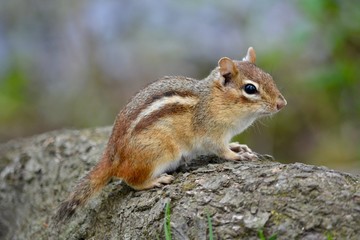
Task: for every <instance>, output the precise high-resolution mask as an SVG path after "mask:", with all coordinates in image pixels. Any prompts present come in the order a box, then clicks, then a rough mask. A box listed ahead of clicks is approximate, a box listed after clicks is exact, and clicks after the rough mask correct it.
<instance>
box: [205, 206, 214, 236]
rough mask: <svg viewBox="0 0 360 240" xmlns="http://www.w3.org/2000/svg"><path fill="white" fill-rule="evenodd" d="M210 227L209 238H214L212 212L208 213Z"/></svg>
mask: <svg viewBox="0 0 360 240" xmlns="http://www.w3.org/2000/svg"><path fill="white" fill-rule="evenodd" d="M207 220H208V227H209V240H214V234H213V228H212V223H211V218H210V214H209V213H207Z"/></svg>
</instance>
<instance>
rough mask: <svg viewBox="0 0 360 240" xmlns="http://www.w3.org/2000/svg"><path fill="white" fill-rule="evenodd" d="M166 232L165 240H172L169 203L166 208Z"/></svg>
mask: <svg viewBox="0 0 360 240" xmlns="http://www.w3.org/2000/svg"><path fill="white" fill-rule="evenodd" d="M164 231H165V239H166V240H171V229H170V203H169V202H167V203H166V206H165V218H164Z"/></svg>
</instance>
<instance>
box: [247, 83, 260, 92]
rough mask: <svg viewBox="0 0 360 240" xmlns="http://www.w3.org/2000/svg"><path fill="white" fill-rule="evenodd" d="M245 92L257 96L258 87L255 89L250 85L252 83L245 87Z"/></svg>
mask: <svg viewBox="0 0 360 240" xmlns="http://www.w3.org/2000/svg"><path fill="white" fill-rule="evenodd" d="M244 91H245V92H246V93H247V94H255V93H257V89H256V87H255V86H254V85H253V84H250V83H248V84H246V85H245V86H244Z"/></svg>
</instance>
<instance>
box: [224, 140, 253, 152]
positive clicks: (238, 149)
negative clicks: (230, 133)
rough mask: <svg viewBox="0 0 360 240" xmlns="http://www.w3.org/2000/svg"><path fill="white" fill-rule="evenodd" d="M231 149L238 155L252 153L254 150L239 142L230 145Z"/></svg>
mask: <svg viewBox="0 0 360 240" xmlns="http://www.w3.org/2000/svg"><path fill="white" fill-rule="evenodd" d="M229 148H230V149H231V150H232V151H234V152H236V153H246V152H248V153H251V152H252V150H251V149H250V148H249V147H248V146H247V145H246V144H240V143H238V142H232V143H229Z"/></svg>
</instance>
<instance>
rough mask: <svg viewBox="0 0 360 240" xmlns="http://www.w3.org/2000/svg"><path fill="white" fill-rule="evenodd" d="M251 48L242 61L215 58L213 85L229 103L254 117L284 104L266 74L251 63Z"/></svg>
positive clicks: (252, 53)
mask: <svg viewBox="0 0 360 240" xmlns="http://www.w3.org/2000/svg"><path fill="white" fill-rule="evenodd" d="M255 61H256V55H255V51H254V49H253V48H252V47H250V48H249V49H248V51H247V54H246V56H245V57H244V58H243V60H242V61H236V60H231V59H230V58H227V57H223V58H221V59H220V60H219V72H220V75H221V77H220V79H218V82H217V84H218V85H217V88H218V89H220V90H221V92H222V93H223V94H224V96H225V97H226V99H227V101H229V104H232V105H233V106H234V107H235V106H236V105H237V106H238V107H239V109H241V110H242V111H243V112H248V113H249V114H251V115H254V116H256V117H258V116H263V115H269V114H273V113H276V112H278V111H279V110H280V109H282V108H283V107H284V106H285V105H286V100H285V98H284V97H283V96H282V95H281V93H280V91H279V90H278V88H277V87H276V85H275V82H274V80H273V79H272V77H271V76H270V74H268V73H266V72H264V71H263V70H261V69H260V68H258V67H257V66H256V65H255Z"/></svg>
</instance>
